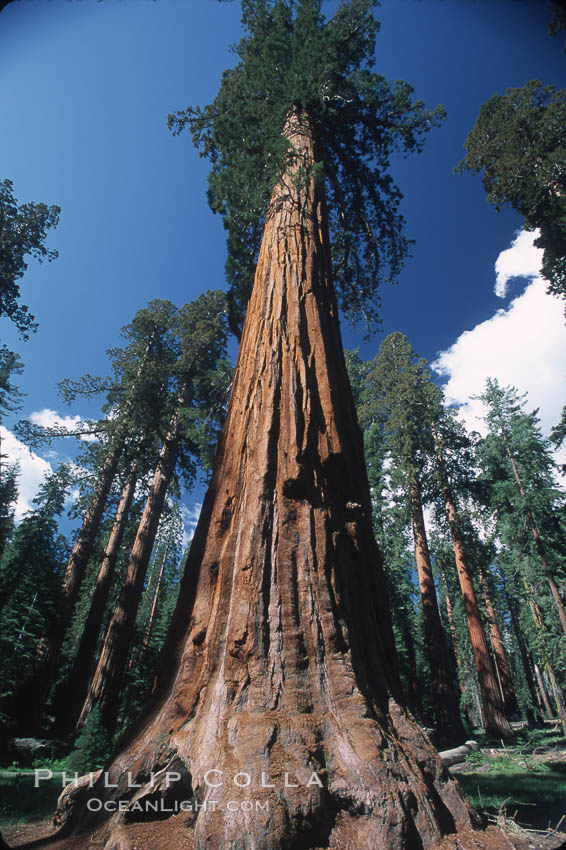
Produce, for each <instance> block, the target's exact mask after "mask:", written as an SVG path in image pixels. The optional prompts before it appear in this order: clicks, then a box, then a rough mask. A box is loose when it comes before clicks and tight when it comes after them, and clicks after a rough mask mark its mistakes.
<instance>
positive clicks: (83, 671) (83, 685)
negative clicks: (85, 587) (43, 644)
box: [57, 471, 136, 734]
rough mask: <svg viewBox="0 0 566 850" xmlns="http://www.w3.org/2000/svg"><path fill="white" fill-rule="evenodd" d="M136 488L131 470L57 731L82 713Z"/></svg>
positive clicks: (60, 708)
mask: <svg viewBox="0 0 566 850" xmlns="http://www.w3.org/2000/svg"><path fill="white" fill-rule="evenodd" d="M135 488H136V474H135V471H133V472H132V473H131V475H130V477H129V479H128V481H127V482H126V484H125V485H124V488H123V490H122V495H121V496H120V501H119V503H118V507H117V509H116V515H115V517H114V522H113V523H112V530H111V532H110V537H109V538H108V542H107V544H106V548H105V550H104V556H103V558H102V563H101V565H100V570H99V572H98V577H97V579H96V585H95V588H94V593H93V595H92V599H91V603H90V608H89V611H88V615H87V618H86V620H85V624H84V628H83V632H82V635H81V640H80V643H79V648H78V650H77V654H76V656H75V660H74V662H73V667H72V669H71V673H70V675H69V679H68V682H67V685H66V687H65V688H64V689H63V690H62V694H61V696H60V697H59V699H58V711H57V729H58V731H59V734H68V733H69V732H71V731H72V730H73V728H74V726H75V724H76V722H77V719H78V716H79V714H80V712H81V708H82V706H83V703H84V700H85V697H86V695H87V693H88V688H89V683H90V678H91V673H92V669H93V666H94V664H95V661H96V647H97V644H98V638H99V634H100V628H101V626H102V620H103V618H104V611H105V609H106V603H107V601H108V594H109V593H110V588H111V586H112V579H113V578H114V571H115V568H116V562H117V559H118V552H119V550H120V546H121V545H122V538H123V536H124V530H125V528H126V524H127V521H128V515H129V512H130V507H131V504H132V499H133V497H134V491H135Z"/></svg>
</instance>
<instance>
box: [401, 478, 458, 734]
mask: <svg viewBox="0 0 566 850" xmlns="http://www.w3.org/2000/svg"><path fill="white" fill-rule="evenodd" d="M409 498H410V503H411V519H412V525H413V539H414V541H415V560H416V562H417V573H418V576H419V588H420V592H421V602H422V606H423V620H424V633H425V644H426V650H427V655H428V660H429V665H430V675H431V683H432V698H433V703H434V715H435V727H436V729H435V731H436V735H437V737H438V740H437V743H438V744H439V745H440V744H442V745H453V744H459V743H461V742H462V741H464V740H465V739H466V732H465V730H464V727H463V726H462V719H461V717H460V699H459V695H458V691H457V686H456V682H455V680H454V675H453V672H452V669H451V665H450V657H449V654H448V646H447V643H446V636H445V634H444V629H443V627H442V621H441V619H440V611H439V610H438V600H437V598H436V590H435V587H434V578H433V575H432V566H431V562H430V552H429V549H428V541H427V536H426V527H425V522H424V516H423V504H422V497H421V492H420V486H419V482H418V479H417V477H416V474H415V475H414V477H413V479H412V481H411V482H410V484H409Z"/></svg>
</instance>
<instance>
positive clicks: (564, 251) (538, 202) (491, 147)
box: [457, 80, 566, 297]
mask: <svg viewBox="0 0 566 850" xmlns="http://www.w3.org/2000/svg"><path fill="white" fill-rule="evenodd" d="M565 127H566V90H564V89H561V90H559V91H556V90H555V89H554V86H543V84H542V83H540V82H539V81H538V80H531V81H530V82H529V83H527V84H526V85H525V86H523V87H522V88H509V89H507V91H506V92H505V94H504V95H498V94H496V95H494V96H493V97H492V98H490V99H489V100H488V101H487V102H486V103H484V105H483V106H482V108H481V110H480V114H479V116H478V119H477V121H476V123H475V126H474V128H473V129H472V131H471V132H470V134H469V135H468V138H467V139H466V145H465V146H466V156H465V157H464V159H463V160H462V161H461V162H460V163H459V165H458V167H457V171H458V172H459V173H462V172H464V171H471V172H472V173H474V174H477V173H480V172H482V173H483V176H482V182H483V187H484V189H485V190H486V192H487V193H488V194H487V200H488V201H489V203H490V204H493V206H494V207H495V208H496V209H497V210H499V209H500V208H501V207H504V206H512V207H513V208H514V209H516V210H517V212H519V213H520V214H521V215H522V216H523V217H524V225H525V228H526V229H527V230H534V229H536V228H538V229H539V231H540V236H539V237H538V239H537V240H536V242H535V245H537V246H538V247H539V248H543V249H544V257H543V267H542V274H543V275H544V277H545V278H546V279H547V280H548V281H549V287H548V291H549V292H551V293H552V294H554V295H561V296H563V297H566V167H565V162H566V133H565V130H564V128H565Z"/></svg>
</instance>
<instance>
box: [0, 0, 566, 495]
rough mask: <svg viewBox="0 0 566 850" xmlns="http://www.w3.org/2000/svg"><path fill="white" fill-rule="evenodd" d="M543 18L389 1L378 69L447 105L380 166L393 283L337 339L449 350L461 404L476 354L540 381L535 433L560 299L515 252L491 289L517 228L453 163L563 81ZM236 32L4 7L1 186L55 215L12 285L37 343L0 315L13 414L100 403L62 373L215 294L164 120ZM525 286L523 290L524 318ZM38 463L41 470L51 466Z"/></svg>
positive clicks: (223, 11) (34, 5)
mask: <svg viewBox="0 0 566 850" xmlns="http://www.w3.org/2000/svg"><path fill="white" fill-rule="evenodd" d="M334 6H335V3H334V2H329V3H328V4H327V8H328V12H331V10H332V8H334ZM549 16H550V15H549V9H548V4H547V3H546V2H542V0H540V2H539V0H536V2H534V1H533V0H383V2H382V4H381V7H380V8H379V9H378V11H377V17H378V18H379V19H380V20H381V22H382V28H381V34H380V35H379V36H378V44H377V64H376V70H377V71H378V72H380V73H383V74H384V75H385V76H386V77H388V78H390V79H405V80H407V81H408V82H410V83H411V84H412V85H413V86H414V89H415V95H416V96H417V97H422V98H423V99H424V100H425V101H426V103H427V104H428V105H429V106H431V107H432V106H434V105H436V104H437V103H442V104H444V106H445V108H446V111H447V118H446V120H445V122H444V123H443V125H442V127H441V128H439V129H436V130H433V131H432V132H431V133H430V134H429V138H428V140H427V143H426V146H425V151H424V152H423V153H422V154H421V155H415V156H413V157H411V158H409V159H406V160H405V159H401V158H399V159H396V160H395V162H394V164H393V172H394V175H395V178H396V180H397V182H398V184H399V185H400V187H401V189H402V191H403V194H404V196H405V198H404V202H403V210H404V214H405V217H406V220H407V235H408V236H409V237H410V238H412V239H414V240H415V245H414V247H413V258H412V259H411V260H409V261H408V263H407V267H406V270H405V271H404V272H403V274H402V276H401V278H400V281H399V284H398V285H397V286H396V287H388V288H384V289H383V292H382V297H383V309H382V318H383V328H382V334H379V335H377V336H375V337H374V338H373V339H372V340H370V341H369V342H368V343H365V344H364V343H363V341H362V334H361V329H353V328H350V327H344V328H343V333H344V341H345V345H346V346H347V347H349V348H353V347H356V346H361V348H362V355H363V356H366V357H370V356H373V355H374V354H375V352H376V350H377V347H378V346H379V343H380V341H381V339H382V338H383V334H386V333H389V332H391V331H393V330H400V331H402V332H403V333H405V334H407V336H408V337H409V338H410V339H411V341H412V343H413V345H414V347H415V348H416V349H417V350H418V351H419V353H420V354H422V355H423V356H425V357H427V358H428V359H430V360H435V358H437V357H438V356H439V354H440V353H442V352H444V354H442V355H441V360H442V357H444V360H443V361H442V362H443V368H444V370H445V371H444V377H445V378H446V379H447V380H448V381H450V380H451V379H454V380H456V384H457V385H458V386H460V389H459V390H458V393H459V396H457V397H456V396H455V399H456V400H459V401H465V399H463V398H462V395H463V394H465V392H466V391H467V390H466V388H468V389H470V388H473V387H472V384H473V382H474V381H477V380H479V378H477V375H476V376H475V377H473V379H472V376H468V377H466V374H467V373H466V369H467V368H468V367H469V365H470V363H471V362H475V361H476V360H477V359H478V358H479V359H480V360H481V359H482V358H483V360H486V354H487V365H485V366H484V367H483V368H484V369H485V368H489V370H490V371H491V373H493V374H495V375H497V374H498V369H502V370H503V371H502V372H501V374H502V375H503V378H504V380H505V382H510V381H511V382H514V383H518V384H519V385H520V386H521V388H527V389H529V390H530V385H531V384H533V392H534V396H533V406H535V405H539V404H540V405H541V410H542V407H543V406H544V408H545V410H544V413H545V415H546V418H547V420H548V421H546V420H545V424H546V425H548V426H549V425H550V424H552V421H556V419H557V415H556V411H557V410H559V407H560V406H561V404H558V402H557V401H556V399H557V398H559V397H560V398H563V395H564V394H563V383H562V385H561V386H560V387H557V386H556V385H555V382H556V380H561V378H557V377H556V376H558V375H559V372H558V371H557V369H558V365H557V364H558V362H559V361H560V358H561V357H566V349H564V343H563V341H562V340H563V336H562V334H563V325H562V320H561V317H560V318H559V316H560V314H561V312H562V307H561V305H560V304H559V302H557V301H555V300H553V299H550V298H549V296H545V295H544V292H543V289H544V287H541V286H540V284H539V287H538V290H537V291H536V292H535V290H532V289H531V287H532V286H535V284H536V281H535V283H533V284H531V283H529V281H530V280H531V279H532V277H533V275H535V274H536V268H533V256H534V255H533V250H532V248H529V245H528V244H527V243H526V242H523V243H520V244H517V245H516V247H515V252H514V254H513V256H512V257H511V258H510V260H512V261H513V262H515V265H513V262H511V265H510V266H509V267H510V268H511V267H512V269H513V275H511V277H510V286H509V287H508V291H507V294H506V295H505V297H503V298H501V297H498V296H496V295H495V293H494V284H495V271H494V264H495V262H496V260H497V258H498V256H499V255H500V254H501V252H502V251H504V250H505V249H508V248H509V246H510V245H511V243H512V242H513V240H514V238H515V233H516V231H517V230H518V229H519V228H520V223H521V222H520V218H519V216H517V215H516V214H515V213H513V212H512V211H505V212H502V213H499V214H497V213H495V211H494V210H493V209H492V208H491V207H489V205H488V204H487V202H486V200H485V194H484V192H483V190H482V187H481V181H480V179H479V178H478V177H473V176H465V177H458V176H455V175H454V174H453V173H452V169H453V168H454V166H455V165H456V164H457V163H458V161H459V160H460V159H461V157H462V155H463V144H464V140H465V138H466V135H467V133H468V132H469V130H470V129H471V128H472V126H473V123H474V121H475V119H476V117H477V114H478V112H479V109H480V106H481V104H482V103H483V102H484V101H485V100H487V99H488V98H489V97H490V96H491V95H492V94H494V93H496V92H499V93H502V92H504V91H505V89H506V88H507V87H508V86H521V85H523V84H524V83H525V82H527V81H528V80H530V79H533V78H538V79H541V80H542V81H543V82H545V83H552V84H554V85H555V86H557V87H566V56H565V55H564V54H563V53H562V42H563V39H561V38H560V37H558V38H556V37H555V38H550V37H549V36H548V35H547V31H546V28H547V23H548V19H549ZM239 33H240V25H239V4H238V3H237V2H233V3H218V2H216V0H155V2H153V0H104V2H99V3H97V2H95V0H21V2H15V3H10V4H9V5H8V6H7V7H6V8H5V9H4V10H3V11H2V12H1V13H0V107H1V114H2V118H3V131H2V134H1V135H0V163H1V169H0V176H1V177H9V178H10V179H11V180H13V182H14V188H15V193H16V196H17V197H18V199H19V200H20V201H21V202H23V201H29V200H34V201H40V200H41V201H44V202H46V203H57V204H59V205H60V206H61V208H62V214H61V223H60V225H59V227H58V228H57V230H56V231H54V232H53V233H52V234H51V236H50V239H49V244H50V246H51V247H55V248H57V250H58V251H59V258H58V260H56V261H55V262H54V263H52V264H47V265H43V266H39V265H37V264H34V263H31V264H30V269H29V271H28V273H27V274H26V276H25V278H24V279H23V281H22V292H23V301H24V302H25V303H27V304H28V305H29V306H30V309H31V310H32V312H33V313H34V314H35V316H36V318H37V320H38V321H39V324H40V327H39V331H38V333H37V334H36V335H35V336H34V337H33V338H32V339H31V340H30V341H28V342H21V341H20V340H18V339H17V336H16V334H15V333H14V331H13V330H12V328H11V327H10V325H9V323H8V322H7V320H5V319H2V320H0V336H1V337H2V340H3V341H4V342H6V343H7V344H8V345H9V346H10V347H11V348H13V349H14V350H17V351H19V352H20V354H21V357H22V359H23V361H24V364H25V371H24V374H23V375H22V376H21V378H20V380H19V384H20V386H21V389H22V390H23V391H24V392H25V393H27V396H26V398H25V400H24V405H23V408H22V411H21V412H20V414H19V415H20V416H29V415H30V414H32V413H33V412H37V411H41V410H44V409H50V410H57V411H59V412H61V413H62V414H65V415H75V414H82V415H86V414H88V413H89V412H93V411H92V410H89V409H88V408H87V407H86V406H81V405H80V404H79V405H77V406H76V407H75V408H73V409H72V410H64V409H63V408H62V404H61V402H60V400H59V399H58V397H57V395H56V385H57V382H58V381H60V380H61V379H62V378H64V377H72V378H76V377H79V376H80V375H81V374H83V373H85V372H90V373H92V374H97V373H105V371H106V357H105V353H104V352H105V350H106V349H107V348H109V347H111V346H115V345H117V344H119V341H120V337H119V331H120V327H121V326H122V325H124V324H126V323H127V322H129V321H130V320H131V318H132V317H133V315H134V313H135V312H136V310H138V309H140V308H141V307H143V306H145V305H146V304H147V302H148V301H149V300H150V299H151V298H155V297H158V298H167V299H170V300H171V301H173V302H174V303H176V304H178V305H180V304H182V303H184V302H185V301H188V300H191V299H193V298H194V297H196V296H197V295H198V294H199V293H200V292H202V291H204V290H205V289H212V288H219V287H223V285H224V276H223V265H224V259H225V248H224V232H223V228H222V223H221V221H220V219H219V218H217V217H215V216H213V215H212V213H210V211H209V210H208V207H207V204H206V198H205V186H206V173H207V163H206V162H205V161H203V160H200V159H199V157H198V154H197V153H196V152H195V151H194V149H193V148H192V146H191V142H190V138H189V136H188V135H187V136H186V137H185V136H180V137H177V138H174V137H173V136H171V134H170V133H169V131H168V130H167V126H166V118H167V114H168V113H169V112H171V111H175V110H176V109H178V108H182V107H184V106H187V105H189V104H197V103H198V104H205V103H208V102H209V101H210V100H211V99H212V98H213V97H214V95H215V92H216V90H217V87H218V83H219V79H220V75H221V73H222V71H223V69H224V68H225V67H227V66H228V65H229V64H232V63H233V61H234V56H233V54H231V53H230V52H229V45H230V44H231V43H233V42H235V41H237V40H238V38H239ZM517 263H518V265H517ZM523 263H524V269H525V271H524V272H523V265H522V264H523ZM535 265H536V263H535ZM523 273H524V274H526V275H527V277H525V278H523V279H522V282H518V281H517V278H516V275H517V274H523ZM504 274H507V272H504ZM527 290H529V291H530V293H531V294H532V293H533V292H535V295H536V299H535V300H532V299H531V300H530V301H529V302H528V305H527V306H526V307H524V309H522V310H520V309H518V308H519V307H521V305H524V301H521V299H524V298H525V297H526V296H527V295H528V292H527ZM534 297H535V296H533V298H534ZM498 311H499V312H498ZM501 311H507V313H506V314H505V315H506V316H507V319H505V315H503V314H502V312H501ZM519 314H521V315H520V316H519V318H517V316H518V315H519ZM509 316H511V318H509ZM521 316H522V318H521ZM498 317H499V319H498ZM502 321H503V324H501V322H502ZM498 322H499V324H498ZM517 322H519V323H520V322H523V325H521V324H517ZM525 322H526V323H527V325H529V327H528V328H527V329H526V330H525V327H524V324H525ZM514 323H515V324H514ZM529 323H530V324H529ZM478 328H479V329H480V330H479V331H478V330H477V329H478ZM502 329H503V330H502ZM535 331H537V332H536V333H535ZM529 334H530V336H529ZM462 335H464V337H463V336H462ZM470 335H472V338H470ZM474 335H475V336H474ZM518 335H523V336H526V337H529V339H530V340H531V341H530V343H529V345H531V347H532V351H531V350H530V349H528V350H526V349H525V344H526V343H525V344H523V346H522V348H523V355H524V356H525V357H526V358H527V360H528V363H529V364H531V366H532V368H531V369H530V370H529V369H527V368H526V366H525V365H524V364H523V365H521V362H511V364H507V367H505V368H506V369H507V371H505V368H504V366H505V364H504V362H503V361H504V360H505V358H506V357H507V358H508V359H509V357H511V355H509V350H510V349H509V345H511V348H512V343H515V344H516V341H517V337H518ZM564 336H566V335H564ZM474 340H477V343H476V347H475V348H474ZM462 345H464V348H463V349H462ZM458 346H460V347H459V348H458ZM486 346H487V349H488V350H487V352H486ZM490 346H492V347H493V350H492V351H491V352H490ZM527 348H528V346H527ZM546 349H549V350H546ZM450 352H451V354H450ZM491 354H492V355H493V356H492V357H491V356H490V355H491ZM450 357H451V358H452V359H450ZM511 360H512V361H516V360H517V358H516V357H514V358H513V357H511ZM525 362H526V361H525ZM447 364H448V365H447ZM562 369H563V362H562ZM446 370H448V371H446ZM450 370H452V371H450ZM458 370H459V371H458ZM457 371H458V375H455V373H456V372H457ZM476 371H477V370H476ZM453 372H454V374H453ZM527 373H529V377H528V380H527ZM541 376H542V377H541ZM545 376H546V377H545ZM521 381H523V385H521ZM529 382H530V383H529ZM456 384H454V386H456ZM527 384H528V386H527ZM542 384H544V385H545V386H546V385H548V390H545V392H546V395H544V396H541V398H540V399H539V398H538V397H536V391H537V385H538V388H539V390H540V386H541V385H542ZM462 387H463V389H462ZM539 395H540V392H539ZM553 399H554V401H553ZM5 424H6V425H7V426H8V427H10V424H11V422H10V421H7V422H6V423H5ZM5 445H7V443H5ZM10 445H13V444H10ZM14 451H16V449H14ZM62 451H63V454H64V450H62ZM43 463H44V464H45V461H44V462H43ZM33 464H35V466H34V467H33V469H34V470H35V472H37V476H39V475H40V473H41V471H42V470H45V465H43V466H42V462H41V461H40V459H35V460H33V463H32V462H31V461H30V465H29V468H30V470H31V469H32V466H33ZM26 468H27V467H26ZM30 475H31V478H30V484H29V487H30V488H31V487H32V486H35V484H33V482H32V478H33V475H32V473H31V472H30ZM37 476H36V477H37ZM28 489H29V488H28ZM26 492H27V491H26ZM30 492H31V490H30ZM198 497H199V494H198V493H197V498H198Z"/></svg>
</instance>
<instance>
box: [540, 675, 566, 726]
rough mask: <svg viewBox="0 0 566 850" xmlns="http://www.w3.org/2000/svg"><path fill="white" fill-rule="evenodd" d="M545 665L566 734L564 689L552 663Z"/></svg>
mask: <svg viewBox="0 0 566 850" xmlns="http://www.w3.org/2000/svg"><path fill="white" fill-rule="evenodd" d="M545 666H546V672H547V673H548V678H549V679H550V687H551V688H552V693H553V696H554V702H555V703H556V710H557V711H558V717H559V718H560V724H561V726H562V732H563V733H564V735H566V706H565V705H564V698H563V696H562V691H561V690H560V686H559V684H558V682H557V681H556V675H555V673H554V670H553V668H552V667H551V665H550V664H549V663H548V662H547V663H546V665H545Z"/></svg>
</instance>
